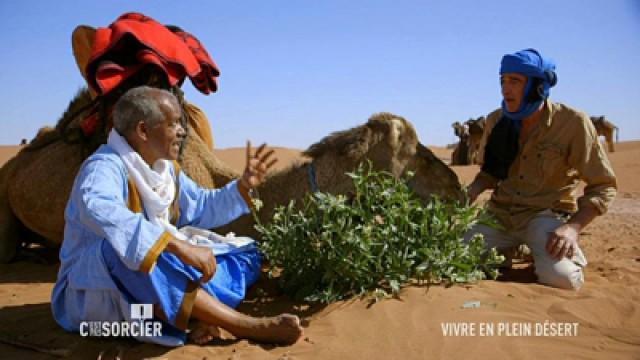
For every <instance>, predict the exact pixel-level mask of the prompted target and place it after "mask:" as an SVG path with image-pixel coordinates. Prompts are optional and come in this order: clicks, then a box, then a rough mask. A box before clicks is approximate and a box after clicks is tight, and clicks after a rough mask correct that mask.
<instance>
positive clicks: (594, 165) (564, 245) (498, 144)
mask: <svg viewBox="0 0 640 360" xmlns="http://www.w3.org/2000/svg"><path fill="white" fill-rule="evenodd" d="M556 82H557V76H556V73H555V65H554V64H553V62H552V61H551V60H549V59H547V58H545V57H543V56H542V55H541V54H540V53H539V52H538V51H536V50H534V49H527V50H522V51H518V52H516V53H515V54H508V55H505V56H504V57H503V58H502V63H501V68H500V83H501V87H502V96H503V101H502V108H501V109H499V110H496V111H494V112H493V113H491V114H490V115H488V117H487V120H486V124H485V129H484V134H483V136H482V140H481V144H480V147H479V154H478V157H479V158H480V159H483V164H482V168H481V172H480V173H479V174H478V175H477V176H476V178H475V179H474V181H473V182H472V184H471V185H470V186H469V190H468V191H469V197H470V199H471V200H474V199H476V198H477V197H478V195H479V194H480V193H482V192H483V191H484V190H486V189H494V192H493V195H492V196H491V200H490V201H489V203H488V210H489V212H490V213H492V214H493V215H495V217H496V218H497V220H498V221H499V223H500V225H502V227H503V229H494V228H491V227H487V226H484V225H478V226H476V227H475V228H474V229H472V230H471V231H470V232H469V233H468V234H467V235H466V239H467V240H468V239H470V238H471V236H472V235H473V234H474V233H482V234H483V235H484V237H485V241H486V243H487V246H488V247H491V248H493V247H495V248H496V249H497V250H498V251H505V252H506V251H508V250H509V249H510V248H513V247H515V246H518V245H520V244H523V243H524V244H526V245H527V246H528V247H529V248H530V249H531V251H532V255H533V259H534V261H535V271H536V274H537V276H538V281H539V282H540V283H543V284H547V285H551V286H555V287H560V288H565V289H575V290H577V289H579V288H580V287H581V286H582V284H583V283H584V274H583V267H584V266H585V265H586V264H587V261H586V258H585V256H584V254H583V253H582V251H581V249H580V246H579V235H580V231H581V230H583V229H584V228H585V226H587V224H589V223H590V222H591V221H592V220H593V219H594V218H595V217H596V216H598V215H602V214H604V213H605V212H606V211H607V208H608V207H609V205H610V204H611V201H612V200H613V199H614V198H615V196H616V188H617V186H616V178H615V175H614V173H613V170H612V168H611V164H610V163H609V159H608V158H607V154H606V152H605V151H604V149H603V147H602V145H601V144H600V142H599V141H598V137H597V133H596V129H595V128H594V126H593V124H592V122H591V120H590V119H589V117H588V116H587V115H586V114H584V113H583V112H580V111H577V110H575V109H573V108H571V107H569V106H566V105H564V104H560V103H553V102H551V101H550V100H549V98H548V97H549V90H550V88H551V87H553V86H554V85H555V84H556ZM580 180H582V181H584V182H586V187H585V189H584V195H582V196H581V197H580V198H579V199H577V201H576V199H575V196H574V195H573V193H574V191H575V190H576V187H577V186H578V183H579V182H580Z"/></svg>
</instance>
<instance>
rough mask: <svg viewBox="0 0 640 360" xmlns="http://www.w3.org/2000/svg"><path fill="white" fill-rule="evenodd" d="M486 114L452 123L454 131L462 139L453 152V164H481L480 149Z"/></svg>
mask: <svg viewBox="0 0 640 360" xmlns="http://www.w3.org/2000/svg"><path fill="white" fill-rule="evenodd" d="M484 122H485V118H484V116H481V117H479V118H477V119H469V120H467V121H465V122H464V123H463V124H460V122H458V121H456V122H455V123H453V124H451V126H452V127H453V129H454V130H453V132H454V133H455V134H456V136H457V137H458V138H459V139H460V140H459V141H458V145H457V146H456V148H455V149H454V150H453V153H452V154H451V165H473V164H479V163H480V159H478V158H477V157H478V150H479V148H480V140H481V139H482V133H483V132H484Z"/></svg>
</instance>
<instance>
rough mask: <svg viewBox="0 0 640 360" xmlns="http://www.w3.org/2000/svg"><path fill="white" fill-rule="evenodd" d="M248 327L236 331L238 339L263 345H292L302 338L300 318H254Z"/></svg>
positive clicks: (289, 316)
mask: <svg viewBox="0 0 640 360" xmlns="http://www.w3.org/2000/svg"><path fill="white" fill-rule="evenodd" d="M247 325H248V326H247V327H246V328H243V329H238V330H237V331H235V333H234V335H235V336H236V337H241V338H246V339H250V340H254V341H257V342H262V343H269V344H281V345H291V344H293V343H295V342H296V341H298V339H299V338H300V337H301V336H302V326H300V318H298V317H297V316H296V315H292V314H282V315H278V316H274V317H268V318H252V319H251V320H250V321H249V324H247Z"/></svg>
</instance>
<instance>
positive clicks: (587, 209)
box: [567, 204, 600, 232]
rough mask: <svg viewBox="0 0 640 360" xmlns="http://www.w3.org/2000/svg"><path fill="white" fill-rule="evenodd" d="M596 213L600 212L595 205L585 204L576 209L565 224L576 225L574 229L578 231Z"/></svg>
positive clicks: (593, 217) (587, 223)
mask: <svg viewBox="0 0 640 360" xmlns="http://www.w3.org/2000/svg"><path fill="white" fill-rule="evenodd" d="M598 215H600V212H599V211H598V209H597V208H596V207H595V206H593V205H590V204H586V205H583V206H580V207H579V208H578V211H576V213H575V214H573V216H571V218H570V219H569V220H568V221H567V225H570V226H574V227H576V230H577V231H578V232H579V231H581V230H582V229H584V228H585V227H586V226H587V225H589V223H591V222H592V221H593V219H595V218H596V217H597V216H598Z"/></svg>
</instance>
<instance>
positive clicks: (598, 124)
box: [591, 116, 620, 152]
mask: <svg viewBox="0 0 640 360" xmlns="http://www.w3.org/2000/svg"><path fill="white" fill-rule="evenodd" d="M591 121H592V122H593V126H595V128H596V132H597V133H598V136H604V139H605V141H606V142H607V146H608V147H609V152H614V151H616V149H615V146H614V143H613V133H614V132H615V133H616V142H618V135H620V130H618V127H617V126H615V125H614V124H613V123H612V122H611V121H609V120H607V119H606V118H605V117H604V116H591Z"/></svg>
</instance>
